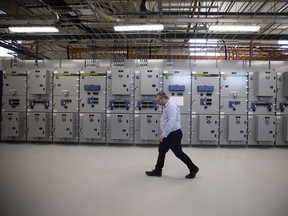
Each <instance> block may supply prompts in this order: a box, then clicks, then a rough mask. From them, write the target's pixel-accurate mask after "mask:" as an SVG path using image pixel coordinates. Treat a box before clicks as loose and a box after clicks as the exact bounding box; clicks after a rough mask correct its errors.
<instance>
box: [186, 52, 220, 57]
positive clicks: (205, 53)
mask: <svg viewBox="0 0 288 216" xmlns="http://www.w3.org/2000/svg"><path fill="white" fill-rule="evenodd" d="M189 56H221V54H220V53H215V52H190V53H189Z"/></svg>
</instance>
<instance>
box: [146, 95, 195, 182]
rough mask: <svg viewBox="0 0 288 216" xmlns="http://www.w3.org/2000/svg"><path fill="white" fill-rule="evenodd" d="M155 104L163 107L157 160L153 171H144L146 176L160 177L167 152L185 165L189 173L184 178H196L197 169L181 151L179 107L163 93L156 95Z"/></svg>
mask: <svg viewBox="0 0 288 216" xmlns="http://www.w3.org/2000/svg"><path fill="white" fill-rule="evenodd" d="M156 100H157V103H158V104H160V105H162V106H163V112H162V116H161V121H160V130H161V134H160V136H159V141H160V143H159V148H158V152H159V153H158V159H157V163H156V166H155V169H154V170H152V171H146V174H147V175H148V176H158V177H160V176H162V168H163V166H164V161H165V155H166V153H167V152H168V151H169V149H171V150H172V152H173V153H174V154H175V156H176V157H177V158H179V159H180V160H181V161H182V162H183V163H185V164H186V165H187V167H188V169H189V171H190V173H189V174H188V175H186V178H189V179H192V178H194V177H195V176H196V173H197V172H198V171H199V168H198V167H197V166H196V165H195V164H193V162H192V160H191V159H190V158H189V157H188V155H186V154H185V153H184V152H183V151H182V146H181V139H182V136H183V134H182V130H181V116H180V109H179V107H178V106H177V105H176V104H174V103H172V102H171V101H169V97H168V96H167V95H166V93H165V92H159V93H157V94H156Z"/></svg>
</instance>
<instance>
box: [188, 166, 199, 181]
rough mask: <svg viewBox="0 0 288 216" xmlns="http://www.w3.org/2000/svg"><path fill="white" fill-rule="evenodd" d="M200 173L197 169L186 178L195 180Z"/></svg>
mask: <svg viewBox="0 0 288 216" xmlns="http://www.w3.org/2000/svg"><path fill="white" fill-rule="evenodd" d="M198 172H199V168H197V169H196V170H194V171H191V172H190V174H188V175H186V176H185V177H186V178H187V179H193V178H195V176H196V174H197V173H198Z"/></svg>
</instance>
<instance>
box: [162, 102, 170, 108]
mask: <svg viewBox="0 0 288 216" xmlns="http://www.w3.org/2000/svg"><path fill="white" fill-rule="evenodd" d="M169 104H170V101H169V100H168V101H167V103H166V104H165V105H164V106H163V108H164V109H165V108H166V107H167V106H168V105H169Z"/></svg>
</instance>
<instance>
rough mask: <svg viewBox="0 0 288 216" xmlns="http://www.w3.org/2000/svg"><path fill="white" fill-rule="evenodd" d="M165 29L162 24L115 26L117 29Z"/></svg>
mask: <svg viewBox="0 0 288 216" xmlns="http://www.w3.org/2000/svg"><path fill="white" fill-rule="evenodd" d="M163 29H164V26H163V25H162V24H155V25H123V26H114V30H115V31H162V30H163Z"/></svg>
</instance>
